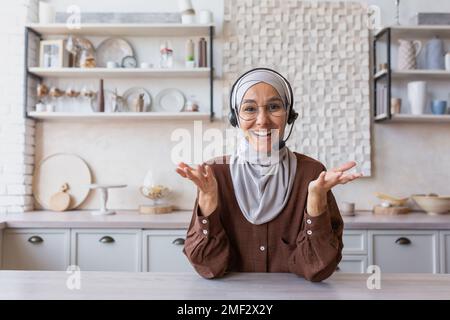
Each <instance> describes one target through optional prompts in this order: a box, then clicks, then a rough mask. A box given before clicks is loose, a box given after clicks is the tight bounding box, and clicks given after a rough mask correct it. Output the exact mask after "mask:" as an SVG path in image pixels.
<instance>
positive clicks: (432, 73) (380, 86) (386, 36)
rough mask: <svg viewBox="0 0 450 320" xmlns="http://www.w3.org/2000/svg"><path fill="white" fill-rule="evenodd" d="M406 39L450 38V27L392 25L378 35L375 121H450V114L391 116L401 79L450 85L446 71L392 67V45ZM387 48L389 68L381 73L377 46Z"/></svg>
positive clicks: (375, 55) (374, 81)
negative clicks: (395, 86) (394, 92)
mask: <svg viewBox="0 0 450 320" xmlns="http://www.w3.org/2000/svg"><path fill="white" fill-rule="evenodd" d="M394 36H395V37H402V38H405V39H417V38H432V37H434V36H439V37H441V38H447V39H450V25H446V26H392V27H384V28H382V29H381V30H379V31H378V32H376V33H375V34H374V39H373V47H372V50H373V80H372V86H373V115H374V121H375V122H381V121H389V122H448V121H449V120H448V119H449V115H431V114H424V115H420V116H416V115H411V114H391V93H392V92H391V91H392V90H391V89H392V82H393V81H399V80H419V79H423V80H439V81H448V82H450V72H449V71H446V70H425V69H414V70H396V69H393V68H392V64H391V62H392V57H391V52H392V50H391V46H392V45H393V41H392V39H393V38H394ZM379 42H383V43H385V44H386V45H385V46H383V47H381V48H383V49H384V50H385V52H384V53H385V56H386V59H387V61H380V62H382V63H386V69H385V70H380V71H378V70H377V68H378V62H377V56H378V55H377V43H379Z"/></svg>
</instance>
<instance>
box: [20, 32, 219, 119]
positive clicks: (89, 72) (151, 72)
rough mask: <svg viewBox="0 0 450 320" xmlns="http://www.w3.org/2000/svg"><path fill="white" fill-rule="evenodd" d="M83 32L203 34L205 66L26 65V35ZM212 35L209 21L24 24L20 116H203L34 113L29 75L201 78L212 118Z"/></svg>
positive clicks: (199, 116) (181, 116) (197, 116)
mask: <svg viewBox="0 0 450 320" xmlns="http://www.w3.org/2000/svg"><path fill="white" fill-rule="evenodd" d="M69 34H70V35H83V36H86V37H88V36H105V37H108V36H128V37H136V36H139V37H195V36H204V37H206V38H207V40H208V41H209V43H208V44H209V48H208V49H209V53H208V59H207V60H208V65H209V67H208V68H192V69H187V68H173V69H139V68H136V69H122V68H117V69H108V68H93V69H81V68H54V69H53V68H35V67H33V68H30V67H29V64H30V61H29V60H30V59H29V57H30V55H29V51H30V49H29V41H30V36H31V35H34V36H35V37H37V39H43V38H44V37H46V36H57V35H60V36H63V35H65V36H67V35H69ZM213 38H214V25H212V24H181V23H163V24H139V23H135V24H108V23H89V24H81V25H80V28H78V29H73V28H69V27H68V26H67V25H66V24H60V23H56V24H28V25H27V26H26V27H25V75H26V77H25V79H26V80H25V83H24V87H25V92H27V94H25V99H24V116H25V117H29V118H34V119H41V120H51V119H64V120H68V119H86V118H89V117H93V118H95V119H108V120H109V119H137V118H139V119H191V120H195V119H201V120H202V119H204V117H205V114H206V113H192V114H189V115H187V113H186V114H158V115H155V114H153V113H149V114H144V113H136V114H131V113H128V114H126V115H124V114H123V113H119V114H117V115H116V114H101V115H93V114H89V113H88V114H78V113H77V114H66V113H64V114H62V113H56V112H55V113H54V114H48V113H36V112H29V111H28V110H30V106H28V101H29V99H28V95H29V92H30V91H29V87H28V81H29V78H30V77H32V78H34V79H37V80H38V81H40V82H42V81H43V80H44V79H45V78H98V79H100V78H121V79H135V78H153V79H155V78H156V79H158V78H172V79H174V78H181V79H205V80H207V81H208V83H209V104H210V106H209V109H210V112H209V114H208V117H209V119H210V120H211V121H212V120H213V119H214V118H215V117H214V106H213V101H214V99H213V93H214V92H213V80H214V69H213V65H214V64H213V51H214V50H213Z"/></svg>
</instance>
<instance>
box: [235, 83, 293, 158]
mask: <svg viewBox="0 0 450 320" xmlns="http://www.w3.org/2000/svg"><path fill="white" fill-rule="evenodd" d="M286 116H287V113H286V111H285V108H284V105H283V100H282V99H281V97H280V95H279V94H278V92H277V90H275V88H274V87H272V86H271V85H270V84H267V83H264V82H260V83H258V84H255V85H254V86H252V87H250V89H248V90H247V92H246V93H245V95H244V97H243V98H242V103H241V106H240V109H239V123H240V128H241V129H242V131H243V132H244V134H245V136H246V137H247V139H248V141H249V143H250V144H251V145H252V146H253V148H254V149H255V150H256V151H259V152H268V151H270V150H272V143H274V142H278V141H279V140H280V138H279V137H283V134H284V125H285V123H286ZM272 141H273V142H272Z"/></svg>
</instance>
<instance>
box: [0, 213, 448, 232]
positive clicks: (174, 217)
mask: <svg viewBox="0 0 450 320" xmlns="http://www.w3.org/2000/svg"><path fill="white" fill-rule="evenodd" d="M191 215H192V211H175V212H173V213H169V214H145V215H144V214H139V213H138V212H137V211H133V210H128V211H127V210H125V211H120V210H119V211H118V213H117V214H116V215H112V216H93V215H91V214H90V211H88V210H83V211H66V212H53V211H30V212H25V213H9V214H0V229H2V228H137V229H187V227H188V226H189V222H190V219H191ZM343 219H344V225H345V229H347V230H349V229H350V230H351V229H392V230H399V229H428V230H438V229H439V230H450V214H447V215H439V216H430V215H428V214H426V213H424V212H417V211H416V212H411V213H409V214H406V215H398V216H379V215H373V214H372V213H371V212H370V211H357V212H356V215H355V216H353V217H348V216H343Z"/></svg>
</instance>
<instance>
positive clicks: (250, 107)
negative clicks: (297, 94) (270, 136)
mask: <svg viewBox="0 0 450 320" xmlns="http://www.w3.org/2000/svg"><path fill="white" fill-rule="evenodd" d="M260 108H265V109H266V111H267V112H268V113H269V115H270V116H271V117H282V116H284V115H285V114H286V109H285V108H284V107H283V106H282V105H281V104H277V103H274V104H268V105H266V106H261V107H259V106H257V105H255V104H244V105H243V106H242V107H241V110H240V111H239V118H241V119H242V120H245V121H251V120H255V119H256V118H257V117H258V113H259V109H260Z"/></svg>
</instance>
